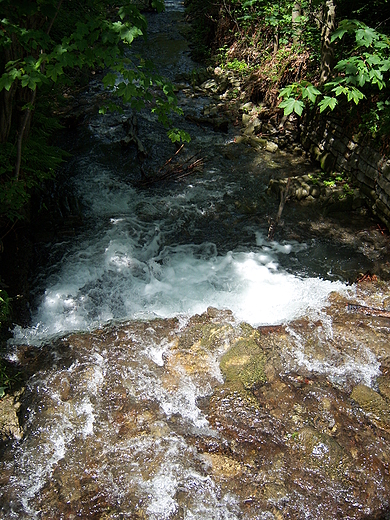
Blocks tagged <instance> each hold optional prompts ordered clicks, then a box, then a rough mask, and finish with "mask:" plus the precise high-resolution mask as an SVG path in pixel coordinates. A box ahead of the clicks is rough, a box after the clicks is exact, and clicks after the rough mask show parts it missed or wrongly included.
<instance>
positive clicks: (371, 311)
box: [347, 303, 390, 318]
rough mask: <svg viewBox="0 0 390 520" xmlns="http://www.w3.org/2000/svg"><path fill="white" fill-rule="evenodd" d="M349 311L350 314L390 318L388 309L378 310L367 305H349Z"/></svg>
mask: <svg viewBox="0 0 390 520" xmlns="http://www.w3.org/2000/svg"><path fill="white" fill-rule="evenodd" d="M347 310H348V311H350V312H359V313H361V314H367V315H368V316H379V317H381V318H390V311H388V310H386V309H376V308H375V307H366V306H365V305H356V304H354V303H348V304H347Z"/></svg>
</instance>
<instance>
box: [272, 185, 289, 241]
mask: <svg viewBox="0 0 390 520" xmlns="http://www.w3.org/2000/svg"><path fill="white" fill-rule="evenodd" d="M289 189H290V177H289V178H288V180H287V184H286V187H285V188H284V190H281V191H280V203H279V208H278V212H277V214H276V217H275V220H273V219H271V222H270V226H269V228H268V240H273V238H274V236H275V231H276V228H277V226H278V224H279V222H280V219H281V217H282V213H283V210H284V205H285V204H286V202H287V200H288V199H289V195H288V192H289Z"/></svg>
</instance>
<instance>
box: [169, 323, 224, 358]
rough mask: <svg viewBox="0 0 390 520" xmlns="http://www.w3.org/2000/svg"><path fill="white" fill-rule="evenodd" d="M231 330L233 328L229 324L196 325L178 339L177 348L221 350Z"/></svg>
mask: <svg viewBox="0 0 390 520" xmlns="http://www.w3.org/2000/svg"><path fill="white" fill-rule="evenodd" d="M232 330H233V327H232V326H231V325H229V324H223V325H222V324H219V323H196V324H194V325H193V326H192V327H190V328H189V329H188V330H186V331H185V332H184V334H183V335H182V336H181V337H180V339H179V343H178V347H179V348H183V349H190V348H193V347H194V346H197V347H202V348H204V349H205V350H207V351H209V352H214V351H216V350H218V349H220V348H223V345H224V344H225V343H226V341H227V340H228V338H229V336H230V335H231V333H232Z"/></svg>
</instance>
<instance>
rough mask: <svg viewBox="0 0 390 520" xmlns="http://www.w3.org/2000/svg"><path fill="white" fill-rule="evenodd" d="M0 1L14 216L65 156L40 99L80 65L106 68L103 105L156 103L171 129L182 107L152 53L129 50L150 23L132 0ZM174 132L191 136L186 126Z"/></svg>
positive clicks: (7, 193)
mask: <svg viewBox="0 0 390 520" xmlns="http://www.w3.org/2000/svg"><path fill="white" fill-rule="evenodd" d="M152 6H153V7H154V8H155V9H156V10H157V11H161V10H162V9H163V8H164V2H163V0H153V2H152ZM1 7H2V10H3V18H2V20H1V26H0V33H1V34H0V36H1V38H0V97H1V96H2V97H3V99H4V100H5V99H6V97H5V96H4V93H6V92H8V93H9V96H8V101H7V102H8V103H9V106H8V111H7V112H4V114H0V122H1V123H2V124H1V126H0V128H5V127H8V135H6V134H5V133H4V134H2V135H1V136H0V216H1V215H3V216H4V215H5V216H6V217H7V218H8V219H10V220H15V219H19V218H22V217H23V207H24V205H25V204H26V202H27V201H28V199H29V197H30V193H31V190H32V189H34V188H36V187H39V185H41V184H42V181H43V180H45V179H47V178H50V177H52V176H53V175H54V172H55V169H56V168H57V167H58V164H59V163H60V162H61V153H60V151H59V150H58V149H56V148H54V147H51V146H49V145H48V144H47V140H48V138H49V136H50V132H49V131H48V132H46V131H45V128H44V125H43V124H42V121H39V112H40V109H39V108H38V106H36V103H37V102H39V99H40V97H39V96H40V95H41V94H43V95H44V94H47V93H48V92H50V89H52V88H53V86H54V85H64V84H66V85H70V86H72V83H73V78H74V77H75V76H77V74H78V73H79V71H85V70H104V71H106V75H105V76H104V78H103V85H104V87H105V88H106V89H107V90H108V91H110V92H111V94H112V96H111V99H110V100H109V101H108V102H107V104H106V105H105V106H103V107H102V108H101V112H103V113H104V112H105V111H107V110H121V107H122V106H123V104H130V105H131V106H132V107H133V108H134V109H140V108H143V107H145V106H150V107H151V108H152V110H153V112H155V113H156V114H157V116H158V119H159V121H160V122H162V123H163V124H164V125H165V126H166V127H167V128H169V127H171V126H172V123H171V119H170V114H171V113H177V114H180V113H181V110H180V109H179V108H178V105H177V99H176V96H175V94H174V91H173V86H172V85H171V84H170V83H169V82H167V81H165V80H164V78H162V77H161V76H160V75H158V74H156V73H155V72H154V71H153V66H152V64H151V63H150V62H149V61H148V60H145V59H143V58H142V57H139V56H138V57H133V58H130V53H128V52H127V49H128V48H129V47H130V46H131V44H132V43H133V41H134V40H135V39H136V38H139V37H146V30H147V23H146V19H145V17H144V15H142V14H141V13H140V11H139V10H138V9H137V8H136V7H135V6H134V5H133V4H132V3H131V1H130V0H119V1H117V2H114V3H113V2H111V1H109V0H97V1H95V0H85V1H80V0H73V1H72V2H66V1H65V2H58V0H34V1H30V2H25V1H24V0H14V1H11V0H1ZM11 55H12V56H13V59H9V58H10V56H11ZM36 92H38V95H37V96H36V95H35V93H36ZM36 100H38V101H36ZM32 115H33V117H32ZM2 118H3V119H2ZM6 119H7V124H3V123H4V122H5V120H6ZM23 121H26V122H27V124H24V123H23ZM31 121H32V123H33V124H31V125H30V123H31ZM30 126H31V130H30ZM168 135H169V136H171V137H173V138H174V140H178V139H181V138H182V137H183V138H185V140H188V135H187V134H186V133H185V132H178V131H172V132H170V133H169V134H168ZM27 137H28V139H27ZM20 145H22V146H20Z"/></svg>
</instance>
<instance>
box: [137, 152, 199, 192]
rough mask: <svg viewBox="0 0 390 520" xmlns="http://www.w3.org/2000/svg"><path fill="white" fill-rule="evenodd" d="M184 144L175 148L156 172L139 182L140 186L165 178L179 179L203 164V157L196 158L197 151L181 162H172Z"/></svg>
mask: <svg viewBox="0 0 390 520" xmlns="http://www.w3.org/2000/svg"><path fill="white" fill-rule="evenodd" d="M183 148H184V144H182V145H181V147H180V148H179V149H178V150H177V152H176V153H175V154H174V155H172V157H170V158H169V159H168V160H167V161H166V162H165V164H164V165H163V166H162V167H161V168H160V169H159V170H158V172H157V173H156V174H155V175H153V176H150V177H147V178H146V179H143V180H142V181H141V182H140V185H141V186H150V185H152V184H155V183H156V182H161V181H167V180H180V179H183V178H184V177H187V176H188V175H191V174H192V173H193V172H194V171H195V170H197V169H199V168H201V167H202V166H203V158H197V156H198V155H199V153H196V154H194V155H192V156H191V157H189V158H188V159H186V160H184V161H183V162H181V163H179V162H177V161H176V162H174V160H175V159H176V158H177V156H178V155H179V154H180V152H181V151H182V150H183Z"/></svg>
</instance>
